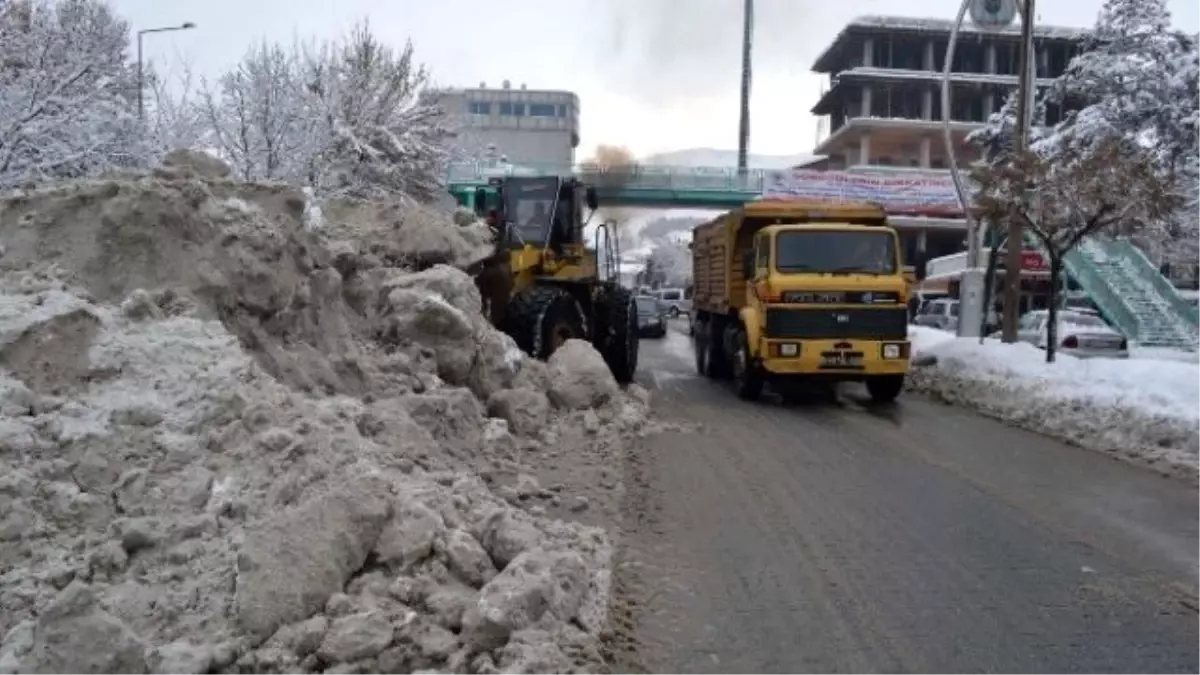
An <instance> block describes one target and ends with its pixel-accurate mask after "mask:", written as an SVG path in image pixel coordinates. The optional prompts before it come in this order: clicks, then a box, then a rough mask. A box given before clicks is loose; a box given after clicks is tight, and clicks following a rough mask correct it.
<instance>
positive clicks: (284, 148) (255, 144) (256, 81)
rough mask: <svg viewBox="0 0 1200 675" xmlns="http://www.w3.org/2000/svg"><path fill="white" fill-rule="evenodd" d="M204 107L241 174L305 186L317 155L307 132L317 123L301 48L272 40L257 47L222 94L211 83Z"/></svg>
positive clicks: (223, 81) (224, 82)
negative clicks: (303, 75)
mask: <svg viewBox="0 0 1200 675" xmlns="http://www.w3.org/2000/svg"><path fill="white" fill-rule="evenodd" d="M202 108H203V115H204V117H205V119H206V120H207V122H208V126H209V131H210V132H211V135H212V140H213V143H214V145H215V146H216V148H217V149H218V151H219V152H220V153H221V155H222V156H223V157H224V159H225V160H226V161H227V162H228V163H229V165H230V167H231V168H232V169H233V172H234V175H235V176H237V177H238V178H240V179H241V180H245V181H270V180H277V181H293V182H304V179H305V177H306V171H305V169H306V167H307V164H308V160H309V159H310V156H311V154H312V152H313V147H312V145H311V143H306V142H307V141H309V140H310V136H309V134H308V133H306V132H307V131H308V126H309V125H311V124H313V123H314V120H313V115H312V114H311V108H310V106H309V105H308V97H307V95H306V93H305V91H304V87H303V84H302V83H301V79H300V66H299V61H298V59H297V56H296V52H295V50H292V51H289V50H286V49H284V48H283V47H282V46H280V45H277V44H267V43H266V42H264V43H262V44H259V45H255V46H253V47H251V48H250V49H249V50H248V51H247V52H246V54H245V56H243V57H242V60H241V62H239V63H238V64H237V66H235V67H234V69H233V70H231V71H230V72H228V73H225V74H224V75H222V76H221V78H220V80H219V81H218V84H217V90H216V91H213V89H212V88H211V87H209V86H208V85H207V84H206V85H205V87H204V92H203V103H202Z"/></svg>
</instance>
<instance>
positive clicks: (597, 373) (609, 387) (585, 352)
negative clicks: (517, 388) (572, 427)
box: [549, 340, 620, 410]
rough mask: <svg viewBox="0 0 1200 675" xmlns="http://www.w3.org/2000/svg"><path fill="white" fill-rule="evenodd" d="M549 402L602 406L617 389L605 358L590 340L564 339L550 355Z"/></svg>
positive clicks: (569, 407)
mask: <svg viewBox="0 0 1200 675" xmlns="http://www.w3.org/2000/svg"><path fill="white" fill-rule="evenodd" d="M549 366H550V392H549V394H550V401H551V402H552V403H553V404H554V405H555V406H556V407H559V408H565V409H567V410H579V409H583V408H595V407H597V406H601V405H604V404H605V403H607V402H608V401H609V400H611V399H613V398H614V397H616V395H617V393H618V392H619V391H620V389H619V388H618V387H617V381H616V380H615V379H613V375H612V371H611V370H609V368H608V364H606V363H605V362H604V357H602V356H600V352H598V351H596V348H595V347H593V346H592V345H591V344H590V343H588V342H584V341H583V340H567V342H566V343H565V344H563V345H562V346H561V347H559V348H558V349H556V350H554V353H553V354H551V355H550V360H549Z"/></svg>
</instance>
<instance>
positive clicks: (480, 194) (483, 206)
mask: <svg viewBox="0 0 1200 675" xmlns="http://www.w3.org/2000/svg"><path fill="white" fill-rule="evenodd" d="M485 212H487V190H485V189H483V188H475V215H477V216H482V215H483V214H484V213H485Z"/></svg>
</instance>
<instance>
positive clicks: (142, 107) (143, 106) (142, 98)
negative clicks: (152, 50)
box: [137, 21, 196, 122]
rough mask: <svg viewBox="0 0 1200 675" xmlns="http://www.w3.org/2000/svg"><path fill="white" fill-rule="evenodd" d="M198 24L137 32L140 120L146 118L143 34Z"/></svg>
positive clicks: (183, 28) (187, 27)
mask: <svg viewBox="0 0 1200 675" xmlns="http://www.w3.org/2000/svg"><path fill="white" fill-rule="evenodd" d="M195 27H196V24H194V23H192V22H191V21H188V22H187V23H184V24H181V25H178V26H165V27H163V28H143V29H142V30H139V31H138V32H137V96H138V99H137V101H138V121H139V122H141V121H144V120H145V119H146V99H145V94H146V80H145V77H144V76H143V74H142V73H143V66H142V36H143V35H145V34H146V33H166V32H169V31H173V30H190V29H192V28H195Z"/></svg>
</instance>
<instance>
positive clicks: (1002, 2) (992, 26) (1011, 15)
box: [970, 0, 1017, 30]
mask: <svg viewBox="0 0 1200 675" xmlns="http://www.w3.org/2000/svg"><path fill="white" fill-rule="evenodd" d="M970 12H971V23H973V24H975V25H976V26H979V27H980V28H982V29H984V30H999V29H1001V28H1006V27H1008V26H1011V25H1012V23H1013V21H1015V20H1016V18H1017V0H971V6H970Z"/></svg>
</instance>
